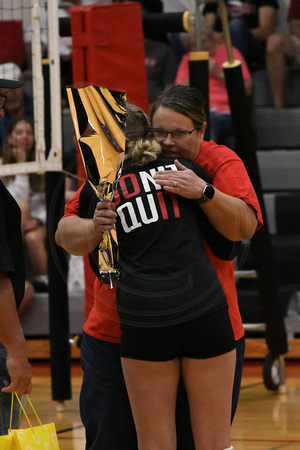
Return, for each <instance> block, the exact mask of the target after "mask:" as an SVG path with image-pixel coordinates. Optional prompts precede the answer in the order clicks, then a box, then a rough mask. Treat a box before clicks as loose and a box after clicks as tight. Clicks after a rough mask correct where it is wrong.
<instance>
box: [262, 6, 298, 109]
mask: <svg viewBox="0 0 300 450" xmlns="http://www.w3.org/2000/svg"><path fill="white" fill-rule="evenodd" d="M287 20H288V22H289V24H290V33H288V34H272V35H271V36H270V37H269V38H268V41H267V49H266V65H267V70H268V76H269V80H270V87H271V91H272V95H273V99H274V106H275V108H277V109H283V108H284V106H285V81H286V75H287V67H288V66H289V65H295V66H297V67H300V1H299V0H291V3H290V7H289V11H288V17H287Z"/></svg>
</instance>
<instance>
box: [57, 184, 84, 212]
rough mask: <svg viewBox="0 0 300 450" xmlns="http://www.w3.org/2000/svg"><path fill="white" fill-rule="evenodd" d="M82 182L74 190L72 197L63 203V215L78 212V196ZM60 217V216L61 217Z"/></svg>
mask: <svg viewBox="0 0 300 450" xmlns="http://www.w3.org/2000/svg"><path fill="white" fill-rule="evenodd" d="M83 186H84V184H83V185H82V186H81V187H80V188H79V189H78V191H76V192H75V194H74V195H73V197H72V198H70V200H69V201H68V202H67V203H66V205H65V213H64V215H63V217H68V216H78V214H79V197H80V193H81V191H82V188H83ZM63 217H62V218H63Z"/></svg>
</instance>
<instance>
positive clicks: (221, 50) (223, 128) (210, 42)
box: [175, 25, 252, 148]
mask: <svg viewBox="0 0 300 450" xmlns="http://www.w3.org/2000/svg"><path fill="white" fill-rule="evenodd" d="M200 29H201V41H202V50H203V51H207V52H208V53H209V62H208V63H209V64H208V66H209V83H208V85H209V107H210V117H209V120H210V138H211V140H212V141H214V142H216V143H217V144H227V145H229V141H228V139H231V140H234V132H233V127H232V121H231V113H230V106H229V99H228V94H227V90H226V85H225V77H224V71H223V67H222V64H223V63H224V62H225V61H227V52H226V46H225V44H224V43H220V42H219V40H217V38H216V36H215V34H214V32H213V31H212V29H211V28H209V27H208V26H206V25H203V26H201V28H200ZM186 47H187V50H188V51H189V52H190V51H191V52H192V51H195V50H196V33H195V30H194V29H192V30H191V31H189V33H188V34H187V38H186ZM233 57H234V59H235V60H239V61H240V62H241V68H242V74H243V78H244V85H245V92H246V95H247V96H248V97H249V96H250V95H251V91H252V80H251V75H250V72H249V69H248V66H247V64H246V62H245V60H244V58H243V56H242V54H241V53H240V52H239V51H238V50H237V49H236V48H234V47H233ZM175 83H176V84H185V85H189V55H188V54H186V55H184V57H183V58H182V60H181V63H180V65H179V67H178V71H177V75H176V79H175ZM230 147H231V148H233V147H234V143H233V144H231V145H230Z"/></svg>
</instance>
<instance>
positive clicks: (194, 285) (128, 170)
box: [115, 156, 226, 326]
mask: <svg viewBox="0 0 300 450" xmlns="http://www.w3.org/2000/svg"><path fill="white" fill-rule="evenodd" d="M180 162H181V163H183V164H184V165H186V166H187V167H189V168H190V169H192V170H194V172H195V173H196V174H197V175H198V176H200V177H201V178H203V179H206V180H207V181H210V180H209V177H208V175H207V174H206V172H205V171H204V169H203V168H202V167H200V166H199V165H198V164H196V163H194V162H192V161H189V160H182V159H180ZM169 169H173V170H174V169H175V170H176V166H175V164H174V158H169V157H164V156H160V157H159V158H158V159H157V161H154V162H151V163H148V164H147V165H144V166H138V165H129V163H127V162H126V163H125V164H124V168H123V171H122V177H121V178H120V180H119V183H118V188H117V190H118V193H117V194H116V196H115V201H116V212H117V214H118V218H117V224H116V229H117V236H118V244H119V265H120V274H121V275H120V281H119V282H118V285H117V304H118V310H119V315H120V322H121V326H122V325H124V324H126V325H134V326H165V325H170V324H172V323H178V322H183V321H187V320H189V319H191V318H193V317H196V316H199V315H201V314H204V313H206V312H208V311H212V310H213V309H216V308H218V307H220V306H221V305H225V304H226V298H225V295H224V292H223V290H222V287H221V285H220V283H219V280H218V278H217V276H216V272H215V269H214V268H213V266H212V265H211V263H210V261H209V258H208V256H207V254H206V252H205V250H204V247H203V244H202V241H201V238H200V223H199V217H200V216H199V210H200V207H199V205H198V204H197V201H195V200H189V199H185V198H183V197H181V196H177V195H174V194H169V193H167V192H165V191H164V190H163V189H162V188H161V187H159V186H158V185H156V184H155V183H154V181H153V179H152V176H153V175H154V173H155V172H156V171H157V170H169Z"/></svg>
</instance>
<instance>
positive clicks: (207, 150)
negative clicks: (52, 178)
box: [64, 141, 263, 342]
mask: <svg viewBox="0 0 300 450" xmlns="http://www.w3.org/2000/svg"><path fill="white" fill-rule="evenodd" d="M195 161H196V162H197V163H198V164H199V165H201V166H202V167H203V168H204V169H205V170H206V171H207V173H208V174H209V175H210V177H211V178H212V180H213V184H214V186H215V187H216V188H217V189H219V190H220V191H222V192H224V193H226V194H229V195H232V196H234V197H238V198H240V199H242V200H243V201H244V202H245V203H247V204H248V205H251V206H252V207H253V209H254V210H255V212H256V216H257V220H258V225H257V229H259V228H260V227H261V226H262V225H263V221H262V215H261V210H260V206H259V203H258V199H257V196H256V194H255V191H254V189H253V186H252V184H251V181H250V179H249V176H248V174H247V171H246V169H245V166H244V164H243V162H242V161H241V159H240V158H239V157H238V156H237V154H236V153H235V152H233V151H232V150H230V149H229V148H228V147H225V146H221V145H217V144H215V143H214V142H213V141H209V142H206V141H204V142H202V143H201V144H200V149H199V155H198V157H197V158H196V160H195ZM81 189H82V188H80V189H79V190H78V191H77V192H76V194H75V195H74V196H73V197H72V199H71V200H69V202H68V203H67V204H66V206H65V215H64V217H66V216H70V215H78V211H79V196H80V192H81ZM204 244H205V248H206V251H207V254H208V256H209V258H210V260H211V262H212V264H213V266H214V267H215V270H216V273H217V276H218V278H219V280H220V283H221V285H222V287H223V290H224V292H225V295H226V298H227V302H228V306H229V315H230V319H231V324H232V328H233V331H234V335H235V338H236V339H240V338H241V337H242V336H243V335H244V328H243V324H242V319H241V315H240V312H239V307H238V300H237V292H236V286H235V278H234V264H233V261H223V260H220V259H218V258H217V257H216V256H215V255H214V254H213V252H212V251H211V249H210V248H209V246H208V245H207V244H206V243H204ZM84 331H85V332H86V333H87V334H89V335H91V336H93V337H95V338H97V339H102V340H104V341H109V342H120V337H121V331H120V324H119V317H118V311H117V305H116V290H115V288H114V289H111V288H110V286H109V285H108V284H102V283H101V282H100V281H99V279H98V278H96V277H95V282H94V304H93V307H92V310H91V312H90V314H89V315H88V318H87V320H86V323H85V325H84Z"/></svg>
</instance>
